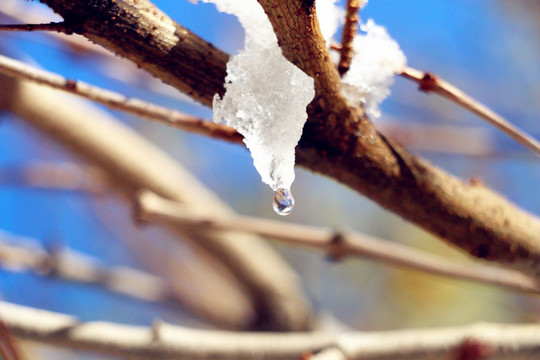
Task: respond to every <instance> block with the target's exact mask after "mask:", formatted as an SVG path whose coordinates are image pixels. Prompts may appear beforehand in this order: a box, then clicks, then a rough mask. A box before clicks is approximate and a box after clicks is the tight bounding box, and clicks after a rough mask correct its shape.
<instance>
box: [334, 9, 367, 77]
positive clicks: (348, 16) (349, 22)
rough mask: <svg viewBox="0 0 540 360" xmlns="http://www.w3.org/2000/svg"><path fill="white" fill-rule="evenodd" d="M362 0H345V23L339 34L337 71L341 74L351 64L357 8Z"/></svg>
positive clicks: (357, 18)
mask: <svg viewBox="0 0 540 360" xmlns="http://www.w3.org/2000/svg"><path fill="white" fill-rule="evenodd" d="M363 4H364V0H347V5H346V13H345V24H344V25H343V34H342V36H341V54H340V59H339V65H338V71H339V75H341V76H343V75H344V74H345V73H346V72H347V71H348V70H349V67H350V66H351V60H352V57H353V53H354V49H353V40H354V37H355V35H356V32H357V31H358V23H359V21H360V16H359V15H358V10H359V9H360V8H361V7H362V6H363Z"/></svg>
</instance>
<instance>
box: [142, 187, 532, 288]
mask: <svg viewBox="0 0 540 360" xmlns="http://www.w3.org/2000/svg"><path fill="white" fill-rule="evenodd" d="M138 203H139V207H138V217H139V218H140V219H141V220H144V221H151V222H157V223H163V224H167V223H174V224H178V225H179V226H185V227H190V228H205V229H209V230H216V231H241V232H247V233H253V234H257V235H261V236H265V237H269V238H271V239H274V240H279V241H283V242H285V243H289V244H294V245H300V246H305V247H308V248H312V249H316V250H321V251H323V252H325V253H326V254H327V256H328V257H329V258H331V259H334V260H340V259H342V258H344V257H358V258H361V259H370V260H376V261H379V262H383V263H387V264H389V265H394V266H395V265H397V266H402V267H406V268H410V269H414V270H418V271H423V272H426V273H428V274H432V275H440V276H446V277H450V278H457V279H463V280H471V281H477V282H480V283H484V284H489V285H496V286H502V287H505V288H509V289H512V290H519V291H525V292H532V293H540V284H538V282H537V281H536V279H535V278H532V277H530V276H527V275H525V274H522V273H520V272H517V271H512V270H506V269H500V268H496V267H490V266H485V265H480V264H466V263H457V262H452V261H448V260H446V259H444V258H442V257H439V256H436V255H433V254H430V253H427V252H423V251H420V250H415V249H413V248H410V247H408V246H405V245H401V244H398V243H392V242H390V241H386V240H381V239H378V238H375V237H371V236H368V235H365V234H360V233H356V232H336V231H334V230H331V229H327V228H321V227H313V226H306V225H300V224H292V223H285V222H280V221H274V220H267V219H262V218H254V217H248V216H240V215H235V216H227V217H224V216H221V217H220V216H212V215H209V214H205V213H203V212H197V211H190V210H189V209H187V208H186V207H184V206H182V205H181V204H178V203H175V202H174V201H170V200H167V199H164V198H162V197H160V196H158V195H156V194H154V193H151V192H148V191H145V192H143V193H141V194H140V195H139V197H138Z"/></svg>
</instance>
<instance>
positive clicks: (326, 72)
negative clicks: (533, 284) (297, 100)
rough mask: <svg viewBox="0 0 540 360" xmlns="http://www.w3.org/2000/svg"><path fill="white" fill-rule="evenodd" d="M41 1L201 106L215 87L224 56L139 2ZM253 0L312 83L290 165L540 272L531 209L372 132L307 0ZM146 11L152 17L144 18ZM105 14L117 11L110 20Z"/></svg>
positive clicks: (481, 253)
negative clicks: (350, 98)
mask: <svg viewBox="0 0 540 360" xmlns="http://www.w3.org/2000/svg"><path fill="white" fill-rule="evenodd" d="M41 1H42V2H44V3H46V4H47V5H49V6H50V7H51V8H53V9H54V10H55V11H56V12H58V13H59V14H60V15H62V16H63V17H64V19H66V18H67V19H81V21H80V22H81V24H82V25H81V27H80V29H78V30H79V31H78V32H79V33H81V34H82V35H84V36H86V37H88V38H89V39H91V40H92V41H95V42H97V43H99V44H101V45H103V46H105V47H107V48H109V49H111V50H113V51H115V52H116V53H118V54H119V55H122V56H124V57H127V58H129V59H131V60H132V61H134V62H135V63H136V64H138V65H139V66H141V67H143V68H144V69H146V70H147V71H149V72H150V73H152V74H153V75H155V76H157V77H159V78H161V79H162V80H164V81H165V82H167V83H170V84H172V85H173V86H175V87H177V88H178V89H179V90H181V91H184V92H186V93H188V94H190V95H191V96H192V97H193V98H194V99H196V100H199V101H201V102H202V103H203V104H206V105H209V104H210V103H211V101H212V98H213V96H214V94H215V93H218V94H222V93H223V82H224V76H225V64H226V61H227V56H226V55H225V54H223V53H222V52H220V51H218V50H216V49H215V48H214V47H213V46H211V45H210V44H208V43H206V42H205V41H203V40H201V39H199V38H198V37H197V36H195V35H194V34H192V33H190V32H189V31H187V30H186V29H183V28H181V27H180V26H179V25H175V24H174V23H173V22H172V20H170V19H169V18H168V17H167V16H166V15H165V14H163V13H161V12H159V11H158V10H156V9H155V7H154V6H153V5H151V4H150V3H149V2H148V1H146V0H139V1H138V2H136V3H135V2H131V1H126V0H116V1H114V2H113V1H112V0H103V1H102V6H100V7H99V9H96V8H95V7H94V6H91V4H89V3H88V2H85V1H82V0H76V1H67V0H41ZM260 3H261V5H263V7H264V8H265V11H266V12H267V14H268V16H269V18H270V21H271V22H272V24H273V26H274V30H275V31H276V34H277V37H278V40H279V41H280V44H281V47H282V50H283V53H284V54H285V56H286V57H287V58H288V59H289V60H291V61H292V62H293V63H294V64H296V65H297V66H299V67H300V68H301V69H302V70H304V71H305V72H306V73H307V74H309V75H311V76H312V77H313V78H314V80H315V84H316V91H317V95H316V98H315V99H314V101H313V102H312V103H311V105H310V106H309V108H308V112H309V119H308V122H307V124H306V126H305V127H304V133H303V137H302V139H301V141H300V144H299V146H298V148H297V153H296V156H297V163H298V164H300V165H302V166H304V167H306V168H308V169H310V170H313V171H315V172H319V173H321V174H324V175H327V176H330V177H332V178H334V179H336V180H338V181H340V182H342V183H343V184H345V185H347V186H349V187H351V188H353V189H355V190H357V191H359V192H360V193H362V194H365V195H366V196H368V197H370V198H371V199H372V200H374V201H376V202H378V203H379V204H380V205H382V206H384V207H386V208H388V209H390V210H392V211H394V212H396V213H397V214H399V215H401V216H403V217H404V218H406V219H407V220H409V221H412V222H414V223H416V224H418V225H420V226H422V227H423V228H424V229H426V230H428V231H430V232H432V233H433V234H435V235H437V236H439V237H441V238H443V239H445V240H446V241H448V242H450V243H452V244H454V245H455V246H458V247H460V248H462V249H464V250H465V251H467V252H468V253H470V254H471V255H473V256H476V257H478V258H482V259H486V260H490V261H496V262H498V263H500V264H503V265H507V266H511V267H514V268H517V269H521V270H523V271H527V272H529V273H531V274H533V275H535V276H537V275H539V274H540V241H539V239H538V234H540V221H539V220H538V219H537V218H536V217H534V216H532V215H530V214H528V213H526V212H524V211H521V210H519V209H517V208H516V207H515V206H514V205H512V204H510V203H509V202H508V201H507V200H505V199H503V198H502V197H501V196H499V195H497V194H495V193H493V192H492V191H490V190H488V189H486V188H485V187H483V186H480V185H478V184H466V183H463V182H461V181H459V180H457V179H455V178H453V177H451V176H449V175H447V174H446V173H444V172H443V171H441V170H440V169H438V168H436V167H434V166H432V165H430V164H428V163H426V162H425V161H423V160H421V159H419V158H417V157H415V156H414V155H412V154H410V153H409V152H407V151H406V150H404V149H403V148H401V147H400V146H398V145H397V144H395V143H394V142H393V141H391V140H390V139H388V138H386V137H384V136H382V135H380V134H378V133H377V131H376V130H375V128H374V127H373V126H372V124H371V123H370V122H369V121H368V120H367V119H366V118H365V116H364V115H363V114H362V113H361V112H360V111H359V110H358V109H355V108H351V107H350V106H349V105H348V104H347V103H346V102H345V101H344V100H343V98H342V97H341V95H340V93H339V74H338V72H337V70H336V69H335V66H334V65H333V64H332V63H331V61H330V57H329V55H328V52H327V50H326V46H325V45H324V41H323V39H322V35H321V34H320V31H319V29H318V22H317V21H316V14H315V7H314V6H313V1H300V0H287V1H277V0H264V1H263V0H261V1H260ZM146 9H149V10H146ZM152 12H155V13H157V14H158V15H159V16H157V17H156V16H154V17H152V16H150V14H151V13H152ZM113 16H114V17H116V18H117V19H116V20H115V21H114V22H111V21H110V19H111V17H113ZM133 19H138V21H133ZM154 28H157V29H162V30H160V31H156V30H152V29H154ZM179 29H180V30H179ZM173 30H174V31H173ZM148 40H151V41H148ZM194 44H197V45H196V46H195V45H194ZM143 54H144V56H143ZM171 54H174V56H171ZM203 55H204V56H203Z"/></svg>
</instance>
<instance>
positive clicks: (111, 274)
mask: <svg viewBox="0 0 540 360" xmlns="http://www.w3.org/2000/svg"><path fill="white" fill-rule="evenodd" d="M15 243H18V244H19V245H14V244H15ZM21 243H23V244H24V245H21ZM0 266H1V267H2V268H4V269H5V270H8V271H32V272H34V273H36V274H37V275H41V276H50V277H54V278H58V279H61V280H67V281H72V282H78V283H83V284H91V285H95V286H98V287H100V288H103V289H105V290H108V291H112V292H115V293H118V294H122V295H125V296H129V297H133V298H137V299H141V300H145V301H153V302H167V301H172V300H174V294H173V291H172V289H171V284H168V283H167V282H166V281H165V280H163V279H161V278H159V277H157V276H155V275H152V274H149V273H146V272H143V271H140V270H137V269H133V268H128V267H125V266H104V265H103V264H101V262H100V261H99V260H98V259H95V258H92V257H89V256H85V255H82V254H80V253H78V252H75V251H73V250H70V249H67V248H61V247H57V248H53V249H44V248H42V247H40V246H39V245H38V242H37V241H31V242H30V239H28V238H20V237H16V236H13V235H10V234H7V233H5V232H0Z"/></svg>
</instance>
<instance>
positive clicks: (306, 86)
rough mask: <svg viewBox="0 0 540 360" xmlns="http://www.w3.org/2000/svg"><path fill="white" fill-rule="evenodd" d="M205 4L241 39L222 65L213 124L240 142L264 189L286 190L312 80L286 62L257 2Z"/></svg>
mask: <svg viewBox="0 0 540 360" xmlns="http://www.w3.org/2000/svg"><path fill="white" fill-rule="evenodd" d="M204 1H205V2H212V3H214V4H215V5H216V6H217V8H218V10H219V11H221V12H225V13H229V14H234V15H236V16H237V17H238V19H239V20H240V23H241V24H242V26H243V27H244V30H245V33H246V38H245V48H244V50H242V51H241V52H240V53H239V54H237V55H235V56H232V57H231V59H230V60H229V62H228V64H227V77H226V78H225V89H226V92H225V95H224V96H223V98H219V96H218V95H216V96H215V97H214V103H213V109H214V121H216V122H222V121H225V122H226V124H227V125H229V126H232V127H234V128H235V129H236V130H237V131H238V132H239V133H240V134H242V135H243V136H244V142H245V143H246V146H247V147H248V148H249V150H250V151H251V156H252V157H253V163H254V165H255V168H256V169H257V171H258V172H259V174H260V175H261V178H262V181H263V182H264V183H266V184H268V185H270V187H272V189H273V190H278V189H280V188H284V189H290V187H291V184H292V182H293V181H294V176H295V175H294V161H295V155H294V152H295V147H296V145H297V144H298V141H299V140H300V136H301V135H302V128H303V127H304V123H305V122H306V120H307V113H306V106H307V105H308V104H309V103H310V102H311V100H312V99H313V97H314V96H315V90H314V85H313V79H312V78H311V77H309V76H308V75H306V74H305V73H304V72H302V71H301V70H300V69H298V68H297V67H296V66H294V65H293V64H292V63H290V62H289V61H288V60H287V59H285V57H284V56H283V54H282V52H281V49H280V47H279V46H278V43H277V38H276V35H275V34H274V31H273V29H272V25H271V24H270V21H269V20H268V18H267V16H266V14H265V13H264V11H263V9H262V7H261V6H260V5H259V3H258V2H257V1H255V0H204Z"/></svg>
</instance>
